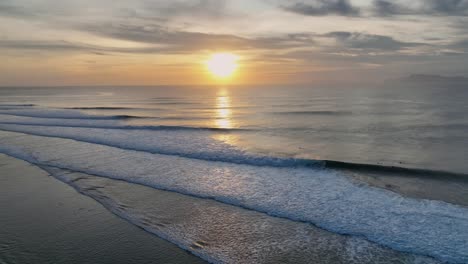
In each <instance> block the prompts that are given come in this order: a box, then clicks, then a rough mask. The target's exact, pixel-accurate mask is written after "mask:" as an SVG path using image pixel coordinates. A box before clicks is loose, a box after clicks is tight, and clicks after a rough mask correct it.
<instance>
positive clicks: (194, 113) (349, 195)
mask: <svg viewBox="0 0 468 264" xmlns="http://www.w3.org/2000/svg"><path fill="white" fill-rule="evenodd" d="M467 101H468V89H465V88H463V87H455V88H447V87H403V86H401V87H392V86H387V87H380V88H376V87H374V88H365V87H352V88H351V87H341V88H336V87H335V88H330V87H327V88H325V87H324V88H317V87H307V86H297V87H296V86H294V87H293V86H281V85H278V86H194V87H191V86H184V87H182V86H173V87H172V86H157V87H22V88H20V87H15V88H8V87H4V88H0V153H4V154H7V155H10V156H12V157H15V158H19V159H22V160H25V161H28V162H30V163H32V164H34V165H37V166H39V167H41V168H42V169H44V170H46V171H47V172H49V173H50V174H51V175H53V176H54V177H56V178H57V179H59V180H61V181H64V182H66V183H67V184H69V185H71V186H72V187H74V188H75V189H76V190H78V191H79V192H80V193H82V194H84V195H87V196H90V197H92V198H93V199H95V200H96V201H97V202H99V203H101V204H103V205H104V206H105V207H106V208H107V209H108V210H110V211H111V212H113V213H114V214H116V215H118V216H120V217H122V218H124V219H126V220H128V221H129V222H130V223H132V224H134V225H137V226H139V227H141V228H143V229H145V230H147V231H148V232H150V233H153V234H155V235H157V236H159V237H162V238H164V239H166V240H168V241H170V242H172V243H174V244H176V245H178V246H179V247H181V248H183V249H186V250H188V251H190V252H191V253H193V254H195V255H197V256H199V257H201V258H202V259H204V260H206V261H209V262H212V263H311V262H312V263H442V262H449V263H468V250H467V249H468V208H467V206H468V163H467V162H466V161H467V157H468V115H466V113H468V104H466V102H467Z"/></svg>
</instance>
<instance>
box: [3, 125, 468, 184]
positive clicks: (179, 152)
mask: <svg viewBox="0 0 468 264" xmlns="http://www.w3.org/2000/svg"><path fill="white" fill-rule="evenodd" d="M2 124H3V125H2ZM0 130H5V131H12V132H20V133H26V134H30V135H37V136H49V137H59V138H65V139H73V140H78V141H83V142H88V143H95V144H102V145H106V146H111V147H117V148H122V149H128V150H137V151H144V152H149V153H154V154H165V155H176V156H181V157H186V158H192V159H200V160H207V161H221V162H231V163H236V164H246V165H254V166H272V167H298V166H301V167H322V168H329V169H339V170H351V171H362V172H370V173H378V174H384V175H398V176H408V177H420V178H439V179H445V180H452V181H453V180H459V181H468V174H466V173H459V172H450V171H444V170H429V169H423V168H408V167H401V166H386V165H380V164H365V163H353V162H347V161H338V160H327V159H324V160H320V159H299V158H288V157H275V156H262V155H257V154H252V153H247V152H244V151H242V150H240V149H238V148H236V147H234V146H232V145H229V144H226V143H224V142H222V141H218V140H215V139H212V138H211V137H210V135H209V134H206V132H224V133H226V132H228V133H229V132H233V131H241V132H242V131H248V130H233V129H215V128H198V127H182V126H152V127H151V126H150V127H148V126H121V127H113V128H108V127H63V126H61V125H57V126H55V125H47V126H44V125H34V126H30V127H28V124H6V123H4V122H0ZM126 130H129V131H126ZM145 130H149V131H145ZM186 132H191V133H186ZM193 132H199V133H193ZM124 139H125V140H124ZM130 139H131V143H130V142H129V141H130Z"/></svg>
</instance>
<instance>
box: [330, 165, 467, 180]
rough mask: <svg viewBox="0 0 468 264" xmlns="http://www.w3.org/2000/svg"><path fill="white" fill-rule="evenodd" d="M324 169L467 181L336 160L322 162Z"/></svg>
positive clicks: (434, 172) (463, 177) (463, 176)
mask: <svg viewBox="0 0 468 264" xmlns="http://www.w3.org/2000/svg"><path fill="white" fill-rule="evenodd" d="M322 161H323V162H324V167H326V168H331V169H346V170H352V171H365V172H374V173H380V174H395V175H398V176H413V177H425V178H427V177H429V178H440V179H445V180H449V179H450V180H463V181H466V180H468V174H466V173H459V172H450V171H443V170H428V169H422V168H407V167H400V166H385V165H380V164H365V163H353V162H346V161H338V160H322Z"/></svg>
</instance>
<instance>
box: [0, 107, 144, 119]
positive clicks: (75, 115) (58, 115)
mask: <svg viewBox="0 0 468 264" xmlns="http://www.w3.org/2000/svg"><path fill="white" fill-rule="evenodd" d="M3 110H4V109H3ZM0 114H2V115H10V116H21V117H34V118H46V119H48V118H53V119H94V120H112V119H131V118H150V117H144V116H134V115H110V116H99V115H87V114H84V113H80V112H75V111H73V112H72V111H49V110H47V111H44V112H41V111H38V110H32V111H28V110H23V109H21V110H11V109H9V110H6V111H1V110H0Z"/></svg>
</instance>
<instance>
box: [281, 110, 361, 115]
mask: <svg viewBox="0 0 468 264" xmlns="http://www.w3.org/2000/svg"><path fill="white" fill-rule="evenodd" d="M272 114H275V115H352V114H353V112H349V111H284V112H272Z"/></svg>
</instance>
